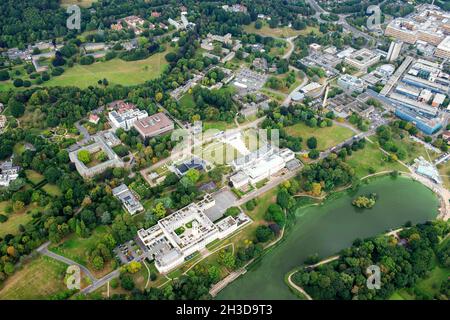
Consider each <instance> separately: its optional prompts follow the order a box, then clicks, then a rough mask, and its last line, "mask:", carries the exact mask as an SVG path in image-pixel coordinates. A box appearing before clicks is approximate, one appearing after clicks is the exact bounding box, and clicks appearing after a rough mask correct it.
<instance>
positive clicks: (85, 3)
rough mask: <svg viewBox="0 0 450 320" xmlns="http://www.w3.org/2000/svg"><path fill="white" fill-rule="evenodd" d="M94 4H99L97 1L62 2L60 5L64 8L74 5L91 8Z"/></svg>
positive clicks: (74, 0)
mask: <svg viewBox="0 0 450 320" xmlns="http://www.w3.org/2000/svg"><path fill="white" fill-rule="evenodd" d="M94 2H97V0H61V1H60V5H61V7H64V8H66V7H68V6H71V5H74V4H75V5H77V6H80V7H83V8H89V7H90V6H91V5H92V3H94Z"/></svg>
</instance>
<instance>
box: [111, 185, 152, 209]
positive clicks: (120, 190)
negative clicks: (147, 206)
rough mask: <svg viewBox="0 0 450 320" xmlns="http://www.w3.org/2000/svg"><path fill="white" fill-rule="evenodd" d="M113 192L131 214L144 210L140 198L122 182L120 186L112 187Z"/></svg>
mask: <svg viewBox="0 0 450 320" xmlns="http://www.w3.org/2000/svg"><path fill="white" fill-rule="evenodd" d="M112 194H113V196H114V197H116V198H117V199H119V200H120V201H121V202H122V204H123V206H124V207H125V209H126V210H127V211H128V212H129V213H130V214H131V215H134V214H135V213H137V212H139V211H142V210H144V207H143V206H142V204H141V203H140V202H139V200H138V198H137V197H136V196H135V195H134V194H133V192H131V190H130V189H129V188H128V187H127V186H126V185H125V184H121V185H120V186H118V187H116V188H114V189H112Z"/></svg>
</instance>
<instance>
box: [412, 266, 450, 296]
mask: <svg viewBox="0 0 450 320" xmlns="http://www.w3.org/2000/svg"><path fill="white" fill-rule="evenodd" d="M449 276H450V268H442V267H440V266H436V267H435V268H434V269H433V270H432V271H431V272H430V275H429V276H428V278H426V279H423V280H420V281H419V282H418V283H417V284H416V288H417V289H418V290H419V291H422V292H426V293H427V294H429V295H431V296H434V295H435V294H437V293H439V288H440V287H441V284H442V283H443V282H444V281H446V280H447V279H448V277H449Z"/></svg>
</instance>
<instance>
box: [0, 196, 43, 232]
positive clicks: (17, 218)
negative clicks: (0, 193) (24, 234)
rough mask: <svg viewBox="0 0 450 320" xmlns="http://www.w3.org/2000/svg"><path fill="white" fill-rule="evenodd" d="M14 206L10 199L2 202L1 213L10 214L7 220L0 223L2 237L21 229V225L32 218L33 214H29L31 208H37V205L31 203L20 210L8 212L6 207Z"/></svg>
mask: <svg viewBox="0 0 450 320" xmlns="http://www.w3.org/2000/svg"><path fill="white" fill-rule="evenodd" d="M8 206H12V204H11V202H10V201H2V202H0V214H3V215H5V216H8V220H7V221H6V222H3V223H0V237H3V236H5V235H7V234H16V233H17V232H18V231H19V225H25V224H27V223H28V222H29V221H30V220H31V219H32V217H31V215H29V214H27V212H28V211H30V210H31V209H34V208H37V205H35V204H31V205H29V206H26V207H25V208H23V209H22V210H20V211H19V212H11V213H7V212H6V208H7V207H8Z"/></svg>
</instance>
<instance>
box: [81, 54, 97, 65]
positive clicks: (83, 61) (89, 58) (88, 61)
mask: <svg viewBox="0 0 450 320" xmlns="http://www.w3.org/2000/svg"><path fill="white" fill-rule="evenodd" d="M94 62H95V58H94V57H93V56H82V57H81V58H80V64H81V65H89V64H93V63H94Z"/></svg>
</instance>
